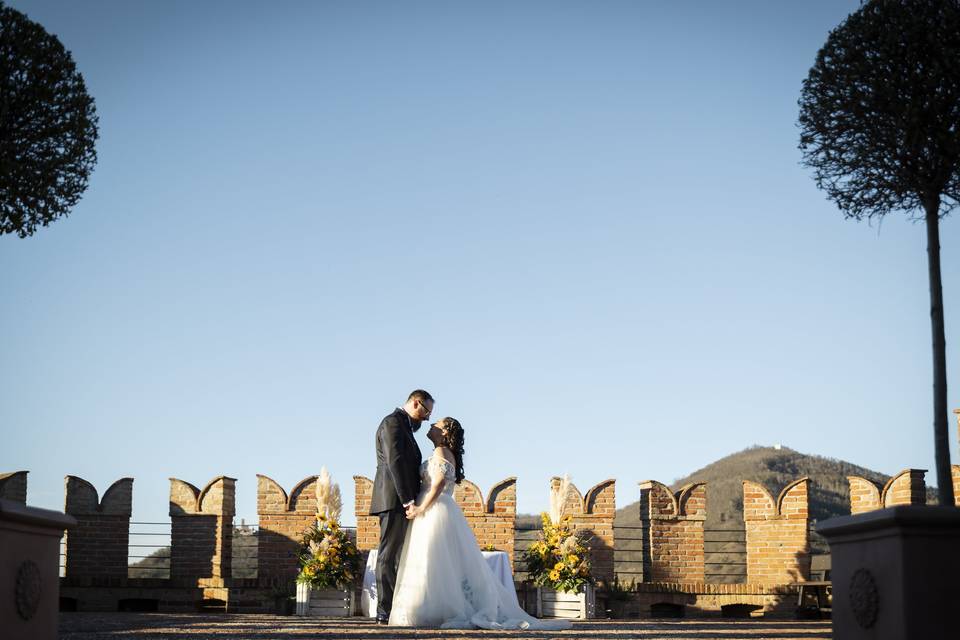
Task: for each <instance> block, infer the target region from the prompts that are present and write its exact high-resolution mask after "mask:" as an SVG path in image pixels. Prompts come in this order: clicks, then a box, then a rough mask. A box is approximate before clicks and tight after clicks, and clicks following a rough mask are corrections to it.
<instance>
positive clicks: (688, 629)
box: [60, 613, 831, 640]
mask: <svg viewBox="0 0 960 640" xmlns="http://www.w3.org/2000/svg"><path fill="white" fill-rule="evenodd" d="M517 637H522V638H531V639H536V640H545V639H547V638H570V639H571V640H572V639H574V638H586V639H589V640H606V639H608V638H609V639H611V640H614V639H617V638H666V639H668V640H706V639H707V638H721V639H724V640H761V639H764V638H770V639H775V640H805V639H808V638H830V637H831V634H830V621H828V620H827V621H822V622H821V621H813V622H807V621H803V622H799V621H790V620H635V621H624V620H616V621H612V620H591V621H589V622H576V623H574V626H573V629H571V630H570V631H562V632H556V631H552V632H540V631H525V632H523V631H521V632H503V631H438V630H434V629H403V628H397V627H379V626H377V625H375V624H373V623H372V622H370V621H369V620H368V619H366V618H349V619H346V620H344V619H334V618H295V617H284V616H271V615H255V614H188V613H184V614H170V613H61V614H60V638H61V640H108V639H109V640H116V639H118V638H148V639H150V640H161V639H168V638H169V639H184V640H186V639H189V640H196V639H197V638H240V639H242V640H289V639H291V638H346V639H349V640H360V639H363V638H373V639H385V638H418V639H419V638H483V639H484V640H492V639H495V638H517Z"/></svg>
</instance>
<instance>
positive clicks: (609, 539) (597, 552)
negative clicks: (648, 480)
mask: <svg viewBox="0 0 960 640" xmlns="http://www.w3.org/2000/svg"><path fill="white" fill-rule="evenodd" d="M561 482H562V480H561V479H560V478H557V477H554V478H551V480H550V488H551V491H556V490H558V488H559V487H560V483H561ZM563 512H564V515H565V516H567V515H569V516H570V528H571V530H572V531H574V532H576V531H583V532H585V533H586V534H587V537H586V539H587V544H588V545H589V546H590V564H591V565H592V566H591V573H592V575H593V577H594V578H596V579H597V580H603V581H605V582H609V581H611V580H613V549H614V544H615V540H614V534H613V520H614V518H615V517H616V514H617V501H616V480H612V479H611V480H604V481H603V482H600V483H599V484H596V485H594V486H592V487H591V488H590V489H589V490H588V491H587V493H586V495H583V494H581V493H580V490H579V489H577V487H576V486H575V485H574V484H572V483H571V485H570V489H569V492H568V493H567V495H566V499H565V501H564V511H563Z"/></svg>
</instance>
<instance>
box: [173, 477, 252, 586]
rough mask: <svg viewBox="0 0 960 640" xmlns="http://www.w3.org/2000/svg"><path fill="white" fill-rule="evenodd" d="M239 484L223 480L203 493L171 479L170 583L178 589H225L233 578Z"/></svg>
mask: <svg viewBox="0 0 960 640" xmlns="http://www.w3.org/2000/svg"><path fill="white" fill-rule="evenodd" d="M236 482H237V481H236V479H235V478H228V477H226V476H219V477H217V478H214V479H213V480H211V481H210V483H209V484H208V485H207V486H206V487H204V488H203V490H200V489H198V488H197V487H195V486H193V485H192V484H190V483H189V482H184V481H183V480H178V479H177V478H170V523H171V527H170V537H171V540H170V580H171V582H172V583H173V584H174V585H176V586H184V587H224V586H225V581H226V580H227V579H228V578H230V568H231V562H232V559H233V553H232V550H233V516H234V515H235V512H236V506H235V505H236V502H235V496H236ZM223 599H224V600H226V598H223Z"/></svg>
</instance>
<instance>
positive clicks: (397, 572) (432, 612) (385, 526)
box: [370, 389, 571, 630]
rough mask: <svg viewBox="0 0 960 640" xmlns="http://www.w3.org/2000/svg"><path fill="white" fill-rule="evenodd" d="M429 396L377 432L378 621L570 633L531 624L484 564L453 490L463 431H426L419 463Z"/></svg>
mask: <svg viewBox="0 0 960 640" xmlns="http://www.w3.org/2000/svg"><path fill="white" fill-rule="evenodd" d="M433 403H434V401H433V397H432V396H431V395H430V394H429V393H427V392H426V391H424V390H422V389H417V390H416V391H413V392H412V393H411V394H410V395H409V396H408V397H407V401H406V402H405V403H404V405H403V407H400V408H398V409H396V410H395V411H394V412H393V413H391V414H390V415H388V416H387V417H385V418H384V419H383V420H382V421H381V422H380V426H379V427H378V428H377V436H376V449H377V475H376V477H375V479H374V482H373V497H372V500H371V503H370V513H371V515H376V516H379V518H380V545H379V548H378V551H377V568H376V577H377V623H378V624H390V625H396V626H404V627H431V628H442V629H543V630H561V629H568V628H570V626H571V623H570V622H569V621H567V620H551V621H544V620H538V619H537V618H533V617H531V616H529V615H527V613H526V612H525V611H523V609H521V608H520V605H519V603H518V601H517V594H516V592H515V591H514V590H513V589H509V588H507V587H505V586H504V585H503V584H501V583H500V581H499V580H497V578H496V577H495V576H494V574H493V571H492V570H491V569H490V567H489V565H487V562H486V560H484V558H483V555H482V554H481V553H480V547H479V545H478V544H477V540H476V537H475V536H474V535H473V531H472V530H471V529H470V525H469V524H468V523H467V519H466V518H465V517H464V515H463V511H462V510H461V509H460V506H459V505H458V504H457V503H456V502H455V501H454V499H453V490H454V486H455V485H456V484H459V483H460V481H461V480H463V478H464V474H463V453H464V449H463V443H464V434H463V426H461V424H460V423H459V422H458V421H457V420H456V419H454V418H450V417H447V418H442V419H440V420H437V421H436V422H434V423H433V424H431V425H430V429H429V431H428V432H427V438H428V439H429V440H430V442H432V443H433V445H434V449H433V452H432V455H431V456H430V457H429V458H427V460H423V459H422V456H421V453H420V447H419V446H418V445H417V442H416V440H415V439H414V433H415V432H416V431H418V430H419V429H420V425H421V424H423V423H424V422H426V421H428V420H429V419H430V415H431V414H432V413H433Z"/></svg>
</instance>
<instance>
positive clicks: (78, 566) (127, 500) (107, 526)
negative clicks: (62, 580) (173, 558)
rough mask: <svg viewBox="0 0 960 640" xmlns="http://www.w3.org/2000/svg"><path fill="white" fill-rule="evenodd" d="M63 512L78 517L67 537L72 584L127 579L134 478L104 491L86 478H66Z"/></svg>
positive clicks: (109, 583)
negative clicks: (101, 493)
mask: <svg viewBox="0 0 960 640" xmlns="http://www.w3.org/2000/svg"><path fill="white" fill-rule="evenodd" d="M64 485H65V498H64V512H65V513H67V514H68V515H71V516H73V517H74V518H76V520H77V526H76V527H74V528H73V529H71V530H70V532H69V533H68V534H67V537H66V569H65V576H66V581H67V582H68V583H69V584H73V585H94V584H95V585H99V586H115V585H122V584H124V583H125V582H126V580H127V553H128V546H129V543H130V515H131V513H132V512H133V478H121V479H120V480H117V481H116V482H114V483H113V484H112V485H110V487H109V488H108V489H107V490H106V491H104V493H103V499H102V500H101V499H100V497H99V495H98V494H97V490H96V488H94V486H93V485H92V484H90V483H89V482H87V481H86V480H84V479H83V478H78V477H77V476H67V477H66V478H65V479H64Z"/></svg>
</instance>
